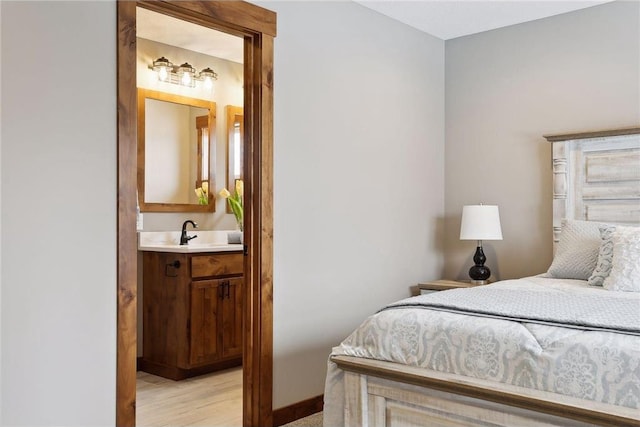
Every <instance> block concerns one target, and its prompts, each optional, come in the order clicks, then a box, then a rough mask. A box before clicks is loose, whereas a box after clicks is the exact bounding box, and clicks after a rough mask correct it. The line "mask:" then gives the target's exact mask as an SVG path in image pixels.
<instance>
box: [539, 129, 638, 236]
mask: <svg viewBox="0 0 640 427" xmlns="http://www.w3.org/2000/svg"><path fill="white" fill-rule="evenodd" d="M545 138H546V139H547V141H549V142H551V143H552V144H553V241H554V247H555V243H556V242H557V241H558V239H559V236H560V229H561V228H560V227H561V221H562V219H563V218H569V219H581V220H586V221H599V222H607V223H614V224H640V127H634V128H627V129H616V130H608V131H598V132H587V133H574V134H565V135H545Z"/></svg>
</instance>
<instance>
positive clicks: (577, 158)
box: [331, 127, 640, 427]
mask: <svg viewBox="0 0 640 427" xmlns="http://www.w3.org/2000/svg"><path fill="white" fill-rule="evenodd" d="M545 138H546V139H547V140H548V141H549V142H551V143H552V144H553V238H554V246H555V242H557V241H558V238H559V234H560V225H561V221H562V219H563V218H573V219H582V220H587V221H602V222H609V223H618V224H640V127H636V128H627V129H618V130H611V131H599V132H589V133H575V134H565V135H549V136H545ZM331 360H332V361H333V362H334V363H335V364H336V365H337V366H338V367H339V368H340V369H342V370H343V371H344V387H345V402H344V403H345V413H344V425H345V426H347V427H374V426H375V427H383V426H384V427H418V426H468V427H471V426H504V427H513V426H539V425H551V426H593V425H601V426H640V411H638V410H637V409H631V408H624V407H620V406H615V405H609V404H603V403H598V402H593V401H586V400H582V399H577V398H571V397H566V396H561V395H558V394H555V393H550V392H542V391H537V390H530V389H525V388H521V387H516V386H511V385H505V384H498V383H495V382H489V381H484V380H480V379H476V378H469V377H464V376H461V375H454V374H445V373H441V372H437V371H432V370H428V369H422V368H415V367H408V366H404V365H400V364H397V363H392V362H383V361H377V360H371V359H363V358H357V357H352V356H342V355H339V356H333V357H332V358H331Z"/></svg>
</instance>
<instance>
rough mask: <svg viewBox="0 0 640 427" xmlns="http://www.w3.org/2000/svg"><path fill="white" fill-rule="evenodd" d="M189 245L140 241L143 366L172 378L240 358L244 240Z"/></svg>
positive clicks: (230, 363)
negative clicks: (142, 243) (222, 243)
mask: <svg viewBox="0 0 640 427" xmlns="http://www.w3.org/2000/svg"><path fill="white" fill-rule="evenodd" d="M185 246H186V247H185ZM185 246H183V247H179V246H177V245H166V246H162V245H155V246H153V245H149V246H143V245H141V247H140V250H142V251H143V252H142V260H143V292H142V293H143V295H142V297H143V303H142V305H143V355H142V360H141V365H140V369H141V370H142V371H145V372H149V373H152V374H155V375H159V376H162V377H165V378H170V379H173V380H181V379H184V378H188V377H191V376H195V375H201V374H204V373H207V372H211V371H215V370H218V369H226V368H229V367H232V366H238V365H240V364H242V337H243V335H242V301H243V288H244V286H243V285H244V279H243V271H244V256H243V252H242V245H217V246H216V245H208V246H207V245H193V246H190V245H185Z"/></svg>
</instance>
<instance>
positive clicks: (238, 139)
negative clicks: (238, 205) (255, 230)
mask: <svg viewBox="0 0 640 427" xmlns="http://www.w3.org/2000/svg"><path fill="white" fill-rule="evenodd" d="M225 112H226V114H225V115H226V121H227V132H226V137H227V188H229V189H232V188H236V181H237V180H239V179H244V177H243V176H242V168H243V165H242V158H243V153H242V147H243V139H244V112H243V110H242V107H237V106H234V105H227V107H226V108H225ZM227 213H231V208H230V207H229V206H228V205H227Z"/></svg>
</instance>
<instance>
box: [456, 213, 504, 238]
mask: <svg viewBox="0 0 640 427" xmlns="http://www.w3.org/2000/svg"><path fill="white" fill-rule="evenodd" d="M460 240H502V229H501V228H500V213H499V212H498V207H497V206H495V205H469V206H463V208H462V224H461V226H460Z"/></svg>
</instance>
